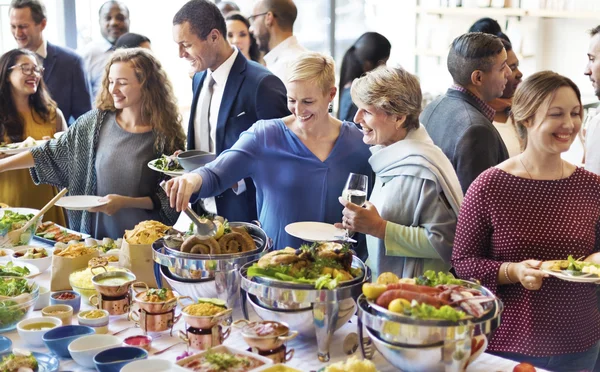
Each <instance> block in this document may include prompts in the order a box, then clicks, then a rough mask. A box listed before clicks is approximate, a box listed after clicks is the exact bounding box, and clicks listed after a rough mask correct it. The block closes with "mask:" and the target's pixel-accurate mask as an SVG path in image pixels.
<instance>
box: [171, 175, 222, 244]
mask: <svg viewBox="0 0 600 372" xmlns="http://www.w3.org/2000/svg"><path fill="white" fill-rule="evenodd" d="M165 184H166V182H165V181H162V182H161V183H160V187H162V189H163V190H165V192H167V190H166V186H165ZM183 211H184V212H185V214H186V215H187V216H188V217H189V218H190V220H192V222H193V223H194V225H196V229H197V231H198V232H197V234H198V235H201V236H206V237H211V236H215V234H216V233H217V226H216V225H215V224H214V223H213V222H212V221H211V220H209V219H207V218H204V219H202V220H201V219H200V217H199V216H198V215H197V214H196V212H194V211H193V210H192V209H191V208H190V207H186V208H185V209H184V210H183Z"/></svg>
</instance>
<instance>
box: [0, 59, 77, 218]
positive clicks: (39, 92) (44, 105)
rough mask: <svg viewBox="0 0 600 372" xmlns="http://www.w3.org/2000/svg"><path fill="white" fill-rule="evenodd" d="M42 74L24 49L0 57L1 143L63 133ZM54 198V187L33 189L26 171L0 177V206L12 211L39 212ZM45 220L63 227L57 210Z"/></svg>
mask: <svg viewBox="0 0 600 372" xmlns="http://www.w3.org/2000/svg"><path fill="white" fill-rule="evenodd" d="M43 73H44V68H43V67H42V65H41V63H39V61H38V60H37V58H36V56H35V54H34V53H32V52H30V51H28V50H26V49H13V50H11V51H8V52H6V53H5V54H4V55H3V56H2V57H0V142H4V143H16V142H22V141H24V140H25V139H26V138H28V137H31V138H33V139H35V140H41V139H44V138H45V137H52V136H53V135H54V133H56V132H57V131H62V130H65V129H66V124H65V119H64V117H63V115H62V113H61V111H60V110H59V109H58V107H57V105H56V102H54V101H53V100H52V98H50V95H49V94H48V91H47V90H46V86H45V84H44V79H42V77H43ZM2 157H4V155H2V154H1V153H0V158H2ZM54 195H56V189H55V188H54V187H52V186H50V185H42V186H36V185H35V184H34V183H33V181H32V180H31V177H30V176H29V172H27V170H25V169H20V170H14V171H11V172H6V173H4V174H0V202H3V203H6V204H7V205H9V206H11V207H29V208H37V209H41V208H42V207H43V206H44V205H45V204H46V203H47V202H48V200H50V199H52V198H53V197H54ZM45 219H46V220H50V221H54V222H56V223H59V224H62V225H64V223H65V216H64V214H63V212H62V210H61V209H60V208H52V209H50V210H49V211H48V212H47V213H46V214H45Z"/></svg>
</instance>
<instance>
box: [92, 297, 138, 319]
mask: <svg viewBox="0 0 600 372" xmlns="http://www.w3.org/2000/svg"><path fill="white" fill-rule="evenodd" d="M90 304H91V305H92V306H95V307H96V308H98V309H100V310H106V311H108V313H109V314H110V315H123V314H127V313H128V312H129V308H130V306H131V300H130V297H129V295H126V296H125V297H121V298H110V297H108V298H104V297H102V295H98V294H95V295H92V296H90Z"/></svg>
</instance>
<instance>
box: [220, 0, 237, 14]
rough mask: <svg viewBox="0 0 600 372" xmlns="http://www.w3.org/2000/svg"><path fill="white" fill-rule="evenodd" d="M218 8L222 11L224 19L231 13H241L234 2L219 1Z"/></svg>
mask: <svg viewBox="0 0 600 372" xmlns="http://www.w3.org/2000/svg"><path fill="white" fill-rule="evenodd" d="M217 7H218V8H219V10H220V11H221V14H223V17H227V16H228V15H229V13H232V12H239V11H240V7H239V6H238V5H237V4H236V3H234V2H233V1H219V2H218V4H217Z"/></svg>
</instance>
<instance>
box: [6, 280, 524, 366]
mask: <svg viewBox="0 0 600 372" xmlns="http://www.w3.org/2000/svg"><path fill="white" fill-rule="evenodd" d="M34 280H35V281H36V282H37V283H38V284H39V285H42V286H45V287H49V282H50V269H48V270H47V271H46V272H44V273H42V274H41V275H38V276H37V277H35V278H34ZM89 308H90V307H89V306H87V305H85V304H83V303H82V306H81V310H86V309H89ZM250 311H252V310H251V309H250ZM30 316H32V317H34V316H41V312H40V311H34V312H33V313H32V314H31V315H30ZM250 317H251V318H256V314H254V313H251V315H250ZM240 318H241V311H237V312H236V313H234V319H240ZM73 324H77V318H76V317H74V319H73ZM132 324H133V323H132V322H129V321H128V320H127V318H126V316H124V315H123V316H114V317H111V319H110V324H109V332H110V333H114V332H116V331H119V330H121V329H124V328H126V327H129V326H131V325H132ZM183 327H184V324H183V321H180V322H179V323H178V324H176V325H175V327H174V331H173V334H174V335H176V333H177V332H178V331H179V330H180V329H182V330H183ZM351 332H356V319H355V318H352V320H351V321H350V322H349V323H348V324H346V325H344V326H343V327H342V328H340V329H339V330H338V331H337V332H336V333H335V335H334V338H333V341H332V343H331V347H330V354H331V361H330V362H337V361H341V360H346V359H347V358H348V356H347V355H346V354H344V352H343V350H342V344H343V340H344V337H346V335H348V334H349V333H351ZM137 334H142V331H141V330H140V329H139V328H133V329H129V330H127V331H125V332H123V333H121V334H119V335H118V337H119V338H121V339H124V338H125V337H128V336H132V335H137ZM4 335H5V336H7V337H8V338H10V339H11V340H12V342H13V347H19V348H26V349H29V350H33V351H39V352H42V353H48V352H49V351H48V349H46V348H45V347H42V348H32V347H30V346H28V345H26V344H24V343H23V342H22V340H21V339H20V338H19V335H18V333H17V331H16V330H15V331H12V332H8V333H5V334H4ZM151 336H152V337H153V338H154V341H153V344H152V351H151V353H150V354H152V352H154V351H157V350H160V349H163V348H165V347H167V346H169V345H171V344H174V343H176V342H178V341H180V340H179V339H178V338H177V337H170V336H169V333H168V332H163V333H155V334H151ZM224 344H225V345H227V346H230V347H233V348H237V349H240V350H243V349H247V348H248V346H247V345H246V344H245V342H244V340H243V339H242V337H241V335H240V332H239V331H238V330H237V329H235V328H234V329H232V331H231V335H230V336H229V338H228V339H227V340H225V342H224ZM287 347H288V349H289V348H293V349H294V350H295V353H294V357H293V359H292V360H291V361H290V362H289V363H288V364H289V365H290V366H292V367H295V368H297V369H299V370H302V371H313V370H318V369H320V368H322V367H323V366H325V365H326V364H325V363H321V362H319V360H318V359H317V347H316V341H315V340H306V339H299V338H297V339H294V340H291V341H290V342H288V346H287ZM185 348H186V346H185V345H183V344H182V345H178V346H176V347H174V348H173V349H171V350H169V351H167V352H165V353H163V354H161V355H158V356H150V357H151V358H160V359H166V360H170V361H175V358H176V357H177V356H178V355H180V354H181V353H183V351H185ZM190 351H193V350H192V349H190ZM355 355H357V356H360V350H359V351H357V352H356V353H355ZM373 362H374V363H375V364H376V365H377V369H378V370H379V371H381V372H387V371H396V369H395V368H394V367H393V366H391V365H390V364H389V363H388V362H387V361H386V360H385V359H384V358H383V357H382V356H381V355H380V354H379V353H376V354H375V357H374V358H373ZM515 365H516V363H515V362H512V361H510V360H506V359H502V358H499V357H496V356H493V355H489V354H485V353H484V354H482V355H481V356H480V357H479V358H478V359H477V360H476V361H475V362H474V363H473V364H472V365H470V366H469V368H468V369H467V371H468V372H477V371H482V372H483V371H485V372H490V371H508V372H510V371H512V369H513V367H514V366H515ZM59 370H60V371H90V372H91V371H94V370H92V369H87V368H83V367H81V366H79V365H77V364H76V363H75V362H74V361H73V360H71V359H61V360H60V369H59Z"/></svg>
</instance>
